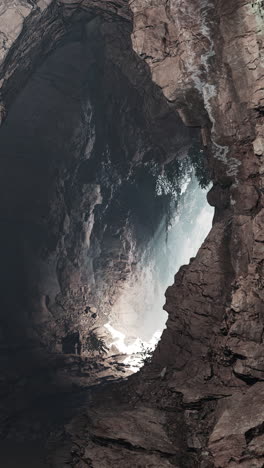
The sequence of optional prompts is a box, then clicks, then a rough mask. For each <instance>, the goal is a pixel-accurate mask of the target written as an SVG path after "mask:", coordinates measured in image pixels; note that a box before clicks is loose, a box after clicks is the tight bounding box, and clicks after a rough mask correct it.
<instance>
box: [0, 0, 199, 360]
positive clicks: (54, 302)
mask: <svg viewBox="0 0 264 468" xmlns="http://www.w3.org/2000/svg"><path fill="white" fill-rule="evenodd" d="M50 8H51V10H50V11H49V14H48V13H47V12H46V10H45V12H42V15H43V21H44V23H45V20H46V16H45V15H46V14H47V18H48V19H49V20H51V18H52V16H51V15H52V14H53V15H54V22H55V23H56V22H58V25H59V24H60V21H61V20H58V18H57V16H56V14H57V13H56V12H57V10H56V12H55V10H54V9H53V8H55V6H54V5H51V7H50ZM6 11H8V9H7V10H6ZM52 12H53V13H52ZM33 13H34V14H33ZM39 14H40V12H39V9H38V8H37V9H36V10H33V12H32V15H33V16H32V17H31V18H30V19H31V21H28V19H27V20H26V21H25V24H24V30H23V31H22V33H21V36H19V43H18V49H19V46H20V47H22V44H23V47H24V48H25V53H27V54H29V56H30V55H31V60H32V62H33V63H31V65H30V67H31V69H34V71H33V72H32V73H30V69H29V70H27V74H28V80H27V82H26V84H25V86H24V87H22V90H21V91H20V93H19V94H18V93H13V94H12V92H11V89H13V88H12V86H14V83H16V80H17V79H21V82H22V83H23V77H24V76H25V70H24V68H23V67H24V65H22V66H21V67H18V71H16V68H14V67H15V66H16V65H17V62H16V56H14V53H17V48H16V47H14V48H13V50H12V47H11V50H10V53H9V54H7V56H6V61H4V63H3V68H2V70H3V72H2V73H3V76H5V79H4V80H3V81H2V84H3V97H4V101H5V115H4V121H3V122H2V126H1V129H0V138H1V165H2V166H1V167H2V170H1V193H2V197H1V221H2V235H3V241H2V243H1V246H2V251H3V254H2V255H3V258H4V261H3V263H2V274H1V278H2V283H3V285H4V287H3V300H4V304H5V307H4V310H3V314H2V317H3V319H2V330H3V336H4V337H5V339H6V340H7V341H8V340H9V339H10V338H9V337H10V333H11V336H12V337H13V340H14V341H15V340H20V343H24V344H25V343H28V340H33V341H35V344H36V345H38V346H39V345H41V346H43V345H45V346H46V347H47V348H48V349H49V350H50V351H53V352H54V351H56V352H61V351H63V349H66V348H67V349H68V352H69V347H66V348H65V346H64V345H63V343H64V342H65V340H67V339H68V340H70V341H72V352H73V353H74V350H75V347H76V346H75V345H76V343H74V340H75V339H77V338H78V337H79V338H80V341H81V342H84V343H85V340H86V338H87V333H88V331H89V330H91V329H92V328H95V327H102V325H103V324H104V323H106V322H107V317H108V314H109V312H110V310H111V307H112V305H113V303H114V301H115V300H116V297H117V295H118V293H119V290H120V287H121V286H122V283H124V281H125V280H126V278H127V276H128V275H129V274H131V272H132V271H133V268H134V265H135V264H136V262H137V258H139V257H140V255H141V253H142V252H143V251H144V249H146V248H147V245H148V242H149V239H150V237H151V236H152V235H153V234H154V233H155V231H156V230H157V229H158V227H159V226H160V223H161V222H162V221H163V219H164V216H165V214H166V210H167V206H168V203H169V198H168V197H166V196H160V197H158V196H157V194H156V179H157V177H158V173H159V171H161V170H162V165H163V164H164V163H166V161H167V160H170V159H171V158H174V157H176V158H177V157H181V156H182V154H185V153H186V152H187V151H188V148H189V146H190V145H191V144H194V143H196V144H199V135H198V133H197V132H195V131H192V132H190V131H189V129H187V128H186V127H185V126H184V125H183V123H182V122H181V120H180V118H179V117H178V116H177V115H176V114H175V113H174V112H173V111H172V110H171V109H170V107H169V106H168V104H167V103H166V101H165V99H164V98H163V96H162V93H161V92H160V90H159V89H158V88H157V87H156V86H155V85H154V84H153V83H152V81H151V77H150V74H149V72H148V71H147V69H146V65H145V64H144V63H143V62H142V61H141V60H140V59H139V58H138V57H137V55H136V54H135V53H134V52H133V50H132V46H131V40H130V33H131V26H130V25H129V24H128V23H127V22H126V21H125V22H124V20H123V19H120V18H119V17H117V18H116V19H115V21H112V20H108V21H107V20H106V19H104V18H99V17H98V18H95V19H93V20H89V15H87V14H86V12H85V13H84V14H83V16H82V17H81V19H80V18H79V16H78V15H77V16H76V17H75V18H74V20H72V22H71V23H70V24H68V26H67V28H66V32H65V31H64V36H63V37H61V38H60V41H59V42H58V43H56V42H55V44H54V43H53V45H52V46H51V39H55V36H56V35H55V33H52V31H50V37H49V39H50V42H49V45H47V44H46V39H45V35H44V36H42V37H40V36H38V43H37V42H36V44H35V47H37V45H38V53H39V54H40V55H41V52H40V51H41V50H42V48H44V49H45V46H47V49H46V52H44V53H43V56H41V57H42V61H43V63H42V64H40V57H38V60H37V61H36V62H35V63H34V51H32V50H29V51H27V49H26V47H25V44H24V41H25V37H29V35H30V32H31V28H33V29H32V33H31V34H32V35H33V37H34V34H35V33H36V31H35V28H38V27H39V21H40V19H39ZM3 19H5V14H3ZM33 21H34V23H33V26H34V27H33V26H32V22H33ZM47 27H48V26H47V24H46V28H47ZM11 39H12V37H11V36H10V41H11ZM55 46H56V47H55ZM31 47H32V46H31ZM50 47H52V51H51V52H49V48H50ZM12 61H14V64H13V68H12V66H11V65H10V64H11V63H12ZM24 61H25V62H26V57H24ZM23 63H24V62H23ZM9 67H11V68H12V72H11V71H10V70H9ZM7 69H8V70H9V72H7V71H6V70H7ZM10 83H13V84H12V86H11V85H10ZM11 96H13V99H11ZM9 99H11V101H10V106H9V108H8V103H9ZM163 141H164V143H163ZM155 165H156V166H157V167H159V166H160V169H158V171H157V170H156V172H155V171H154V170H153V167H154V166H155ZM16 335H18V336H16ZM67 336H68V338H67ZM70 337H72V340H71V339H70ZM74 337H75V338H74ZM76 337H77V338H76ZM79 338H78V339H79ZM81 349H82V348H81Z"/></svg>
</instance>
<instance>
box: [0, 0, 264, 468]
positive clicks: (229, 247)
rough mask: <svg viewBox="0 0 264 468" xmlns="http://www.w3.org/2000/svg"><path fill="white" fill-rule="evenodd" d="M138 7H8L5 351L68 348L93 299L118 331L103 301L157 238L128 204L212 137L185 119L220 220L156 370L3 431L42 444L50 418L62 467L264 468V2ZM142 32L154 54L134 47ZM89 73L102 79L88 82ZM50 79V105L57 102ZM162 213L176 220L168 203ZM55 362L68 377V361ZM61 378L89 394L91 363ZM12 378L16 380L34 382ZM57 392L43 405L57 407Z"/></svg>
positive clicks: (143, 1) (175, 311) (184, 281)
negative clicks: (159, 167)
mask: <svg viewBox="0 0 264 468" xmlns="http://www.w3.org/2000/svg"><path fill="white" fill-rule="evenodd" d="M129 7H130V10H129ZM129 7H128V4H126V3H125V2H121V1H120V2H100V4H99V2H96V1H88V0H85V1H82V2H78V3H77V4H76V3H72V2H67V3H66V2H60V3H57V2H51V3H50V5H47V4H46V3H45V4H44V3H43V2H42V3H41V4H40V2H38V3H36V4H35V2H22V1H20V2H12V1H10V2H7V1H6V2H4V5H3V7H2V6H1V9H2V10H0V31H1V35H0V37H2V38H3V39H2V44H3V45H2V49H1V50H2V52H1V57H2V61H3V62H2V65H1V71H0V80H1V86H2V104H1V109H0V112H1V117H2V120H4V123H3V125H2V128H1V138H2V142H4V148H5V149H4V153H3V156H4V157H3V158H2V168H3V170H1V179H2V180H1V190H2V192H1V193H2V195H1V219H2V220H3V223H2V224H3V229H2V235H3V236H4V238H3V243H2V251H3V252H2V258H3V262H2V275H1V282H2V285H3V286H4V292H5V294H4V301H3V310H4V314H3V317H4V318H3V319H2V330H3V343H4V345H3V349H7V350H8V351H9V352H10V349H11V348H10V341H12V343H14V354H15V355H17V354H18V353H20V350H21V336H19V333H17V331H21V332H22V333H21V334H20V335H22V336H23V340H22V342H23V347H24V348H25V341H26V343H27V345H28V344H29V338H30V340H33V341H34V340H35V342H36V341H37V343H40V342H41V344H42V345H43V344H45V346H47V345H48V346H49V347H50V348H51V349H52V350H53V352H54V351H57V353H58V356H59V355H60V354H59V352H60V351H62V348H60V346H63V338H66V337H67V333H68V335H70V334H72V333H76V332H78V330H82V329H88V328H90V327H92V326H93V324H94V322H93V320H92V317H90V316H89V311H90V309H89V307H90V306H91V305H92V306H93V307H94V306H95V307H97V309H96V313H97V314H98V317H97V323H98V324H99V325H100V324H102V323H103V321H104V318H103V314H102V309H104V310H106V309H105V302H104V301H103V302H99V303H98V304H95V303H94V301H95V296H94V291H93V287H92V286H93V284H96V287H97V289H96V290H97V293H98V291H100V293H101V296H102V297H103V298H104V299H105V298H106V299H107V301H110V302H111V301H113V300H114V298H115V297H116V294H117V291H118V284H119V283H118V282H119V281H121V282H122V281H123V280H124V278H125V277H126V273H127V270H128V271H129V269H131V268H132V263H133V262H135V261H136V255H137V254H139V255H140V249H141V248H145V246H146V239H148V238H149V236H150V233H149V232H148V227H147V226H146V227H145V228H144V232H142V231H141V230H139V228H138V226H139V225H141V223H142V217H141V218H140V217H138V213H137V211H136V210H135V213H134V215H133V216H132V217H130V213H131V210H132V211H133V205H132V206H131V205H130V204H129V202H127V203H125V204H122V205H121V208H120V200H122V201H123V200H124V199H125V196H127V200H130V199H131V197H132V198H133V197H135V192H133V191H132V192H130V191H129V190H128V191H127V188H128V185H129V189H130V188H131V187H130V185H132V186H135V185H137V181H138V184H139V181H141V180H144V182H145V181H146V180H148V177H149V174H148V173H147V174H146V173H145V172H143V176H142V172H141V171H142V164H143V163H144V161H149V159H151V160H154V161H155V162H158V163H159V164H162V163H164V162H165V161H166V160H169V159H171V158H173V157H175V156H176V157H180V156H181V154H182V151H181V149H182V148H187V147H188V143H190V140H191V141H196V130H193V131H192V130H190V131H188V130H187V127H184V126H183V124H182V123H181V122H180V119H179V117H178V114H179V115H180V116H181V118H182V120H183V122H184V124H185V125H186V126H189V127H199V128H201V139H202V141H203V144H204V146H205V147H206V148H207V150H208V154H209V165H210V169H211V173H212V176H213V183H214V185H213V188H212V189H211V191H210V192H209V194H208V201H209V203H210V204H212V205H213V206H215V218H214V225H213V228H212V230H211V232H210V234H209V235H208V237H207V239H206V241H205V242H204V244H203V245H202V247H201V249H200V250H199V252H198V254H197V256H196V258H195V259H192V260H191V262H190V264H189V265H187V266H183V267H182V268H181V269H180V271H179V272H178V273H177V274H176V276H175V282H174V284H173V285H172V286H171V287H170V288H169V289H168V290H167V293H166V305H165V309H166V310H167V312H168V314H169V318H168V322H167V328H166V330H165V331H164V333H163V335H162V338H161V341H160V343H159V345H158V347H157V349H156V351H155V353H154V356H153V359H152V362H151V364H150V365H146V366H145V368H144V369H143V370H142V371H141V372H140V373H139V374H138V375H137V376H135V377H132V378H130V379H128V381H124V382H123V383H119V384H116V385H115V386H112V385H110V386H109V385H107V386H105V387H103V388H101V387H100V386H99V387H98V388H97V387H96V388H95V389H94V390H93V391H91V390H90V389H88V388H87V387H89V386H90V385H91V384H92V382H91V381H90V380H89V379H88V380H86V381H85V382H86V383H84V387H85V390H84V391H83V393H82V392H81V398H80V393H79V390H78V391H76V392H74V394H73V395H72V396H71V398H70V399H71V401H72V407H71V409H69V405H68V403H67V401H68V400H67V396H66V400H67V401H66V400H64V399H62V402H61V403H62V404H61V407H60V408H63V409H62V410H61V412H59V411H58V417H57V419H56V423H55V422H54V421H53V422H52V424H50V425H49V424H47V422H46V421H45V418H44V417H43V414H42V415H41V416H40V413H39V412H38V411H35V412H34V410H32V415H31V416H30V417H28V421H30V422H29V423H28V422H27V424H26V421H27V416H28V414H27V413H28V410H27V409H26V408H30V407H32V404H31V400H32V398H31V399H30V398H29V399H28V401H27V404H26V405H24V407H23V408H24V412H23V411H21V410H20V413H19V414H16V412H14V413H15V416H13V417H14V418H15V421H16V424H15V426H16V430H15V431H14V430H13V427H14V424H12V419H11V421H10V420H9V419H8V416H6V417H7V420H6V419H5V420H4V422H3V431H2V437H4V438H10V439H15V440H16V439H17V438H19V437H24V439H26V440H27V439H29V440H31V439H32V430H29V426H30V427H32V424H33V423H34V424H36V421H37V420H40V421H43V427H45V428H46V429H45V431H46V432H45V431H44V432H45V434H44V435H43V433H42V430H39V429H36V434H38V435H37V436H36V438H39V439H42V438H43V437H45V439H46V440H47V448H46V454H48V457H47V455H46V463H49V466H58V467H62V466H68V465H69V464H70V466H74V467H79V468H80V467H83V466H91V467H98V468H99V467H100V468H101V467H103V466H115V467H120V468H121V467H123V466H124V465H126V464H127V466H131V467H132V466H133V467H134V466H138V467H140V466H144V467H162V466H164V467H165V466H178V467H179V468H184V467H201V468H209V467H211V468H212V467H216V468H234V467H237V466H241V467H245V468H251V467H262V466H264V449H263V425H264V412H263V375H264V374H263V373H264V367H263V362H264V361H263V359H264V345H263V324H264V319H263V314H264V297H263V265H264V247H263V241H264V238H263V221H264V217H263V213H264V206H263V149H264V134H263V119H264V116H263V99H264V93H263V17H264V11H263V2H262V0H256V1H255V2H249V1H246V0H236V1H235V2H232V3H230V2H226V1H225V0H219V1H216V0H215V1H214V0H212V1H210V2H209V1H202V2H200V1H199V2H198V1H196V0H190V1H189V2H187V1H185V0H174V1H172V0H171V1H163V0H155V1H154V0H134V1H132V2H130V5H129ZM8 15H10V18H11V19H10V20H8V21H7V18H9V16H8ZM95 16H97V19H96V20H93V18H94V17H95ZM98 16H99V17H100V18H101V19H98ZM84 23H85V24H86V26H84V27H83V24H84ZM80 24H82V28H81V27H80ZM87 24H88V25H87ZM132 24H133V34H132V42H133V47H134V49H135V51H136V52H137V54H138V55H139V57H140V58H136V56H135V55H134V54H133V52H132V49H131V43H130V39H129V35H130V33H131V31H132V30H131V27H132ZM80 31H81V35H80ZM42 32H43V34H42ZM66 35H68V38H71V39H70V40H69V39H65V38H66ZM32 38H33V39H35V40H32ZM94 38H95V39H94ZM93 40H94V42H95V43H96V44H95V45H94V44H93ZM14 41H15V42H14ZM87 43H88V44H89V47H87ZM91 44H92V46H91ZM55 47H57V49H56V51H55V52H54V54H52V55H50V57H49V58H48V60H47V62H45V63H43V64H42V65H41V67H39V65H40V62H41V63H42V62H43V59H44V58H45V57H47V56H48V54H49V53H50V51H51V50H53V49H55ZM69 48H74V52H73V50H71V53H70V54H69V50H70V49H69ZM59 50H60V51H61V52H62V55H60V54H59ZM63 51H64V52H63ZM78 54H80V55H79V59H78ZM69 56H71V57H73V56H74V60H72V61H71V63H70V64H69V62H67V60H68V59H66V57H69ZM63 57H64V59H62V58H63ZM80 57H81V58H80ZM83 57H85V61H84V60H83ZM102 57H103V58H102ZM60 60H61V61H62V66H60V67H59V68H57V67H58V63H59V61H60ZM76 60H77V61H76ZM144 61H145V62H146V63H147V65H148V67H149V69H148V67H147V66H146V65H145V64H144ZM84 63H85V67H86V68H85V67H84ZM66 65H67V67H66ZM70 65H71V66H70ZM36 67H38V70H37V71H36V74H35V75H33V76H32V78H31V80H30V81H27V85H26V87H25V88H24V90H23V92H21V85H22V84H23V83H25V82H26V80H28V77H29V75H30V74H31V73H32V71H33V70H34V69H36ZM45 67H46V68H45ZM65 67H66V69H67V72H69V69H70V70H71V71H70V75H67V73H65ZM91 69H92V70H93V73H92V75H93V77H94V78H91ZM97 69H98V70H99V73H98V72H96V71H95V70H97ZM149 70H150V73H151V76H152V80H153V82H154V83H155V84H156V85H158V87H159V88H160V90H159V89H158V88H157V87H156V86H155V85H153V83H151V80H150V75H149ZM51 71H52V72H51ZM88 75H89V80H90V81H89V80H88V81H89V86H87V87H84V88H82V87H80V86H78V87H76V86H73V84H72V83H73V81H74V82H75V83H76V82H77V83H78V84H80V83H84V82H85V83H86V79H87V78H86V77H87V76H88ZM56 76H59V81H56ZM62 77H63V78H62ZM43 82H45V93H47V90H49V93H51V94H50V96H51V97H50V101H48V100H47V99H46V98H43V97H42V98H41V96H44V94H43V89H44V88H41V87H40V86H42V85H40V83H43ZM47 82H49V83H51V84H50V85H49V86H50V88H49V87H48V85H47ZM51 89H52V92H51ZM34 90H35V91H34ZM40 90H42V91H41V92H40ZM102 90H103V93H102ZM160 91H162V93H163V95H164V98H163V97H162V95H161V92H160ZM18 92H20V94H19V95H18V97H17V99H16V101H14V98H15V96H16V95H17V94H18ZM34 93H35V94H34ZM32 96H35V97H34V99H32ZM61 96H62V97H61ZM66 97H67V99H66ZM165 98H166V99H165ZM56 100H57V101H58V105H57V107H56V106H55V104H54V102H56ZM32 102H33V104H32ZM48 102H52V103H53V104H52V107H49V104H48ZM30 103H31V104H30ZM58 108H59V109H60V112H58ZM40 110H41V112H40ZM112 115H115V116H117V117H116V119H115V121H114V123H112V121H111V118H109V116H112ZM5 119H6V120H5ZM33 122H34V125H32V123H33ZM43 129H45V133H44V131H43ZM54 129H55V132H54ZM176 129H177V130H176ZM44 134H45V138H43V135H44ZM11 135H12V137H11ZM66 136H67V138H66ZM40 143H41V144H40ZM18 147H19V155H20V154H21V157H20V158H19V157H18V152H17V148H18ZM32 148H33V149H32ZM150 154H151V156H150ZM37 157H38V159H37V161H38V163H37V164H36V163H35V161H36V158H37ZM40 163H41V165H40ZM106 164H109V166H107V167H108V169H106ZM98 166H99V167H98ZM144 171H145V169H144ZM106 172H107V176H106ZM127 174H129V175H130V174H131V178H130V176H129V177H127ZM33 182H34V183H33ZM150 185H151V184H150ZM141 193H142V192H140V191H139V190H138V191H137V196H139V197H142V195H141ZM128 194H129V195H128ZM151 194H152V196H153V195H154V191H153V187H152V192H151ZM69 200H70V203H69ZM149 210H150V205H148V204H147V205H146V211H145V212H144V213H146V212H147V211H149ZM154 212H155V216H154ZM144 213H143V217H144V216H145V214H144ZM151 213H153V219H154V222H156V223H158V222H159V221H160V219H161V218H160V217H161V216H162V215H163V214H164V211H163V207H159V206H158V204H155V210H154V211H151ZM22 218H23V219H22ZM18 220H19V224H17V223H18ZM155 220H156V221H155ZM25 221H26V222H25ZM18 225H19V229H18V227H17V226H18ZM32 233H33V234H32ZM18 239H19V240H18ZM25 239H26V240H27V243H26V245H25ZM142 239H143V240H142ZM21 243H22V245H23V249H22V250H21ZM133 249H134V250H133ZM22 252H23V255H22ZM131 253H132V254H133V255H132V259H131ZM113 258H114V259H115V266H113ZM89 259H92V260H93V265H91V263H89ZM117 259H118V262H117V263H116V260H117ZM129 259H130V260H129ZM7 265H9V266H7ZM10 265H11V268H10ZM25 265H26V266H25ZM123 266H124V267H123ZM91 278H92V280H91ZM10 284H11V285H12V287H10ZM14 285H16V286H15V287H14ZM116 286H117V287H116ZM81 288H84V289H81ZM25 291H26V292H25ZM14 293H15V294H14ZM47 297H48V299H47ZM99 305H100V307H99ZM86 308H88V309H87V310H88V312H87V313H86V312H85V309H86ZM98 310H99V312H97V311H98ZM92 313H95V312H94V310H93V312H92ZM87 315H88V318H86V316H87ZM14 323H15V324H16V327H14V325H12V324H14ZM82 327H83V328H82ZM25 331H26V333H25ZM17 335H18V336H17ZM28 335H29V336H28ZM78 336H79V335H78ZM25 337H26V338H27V340H25ZM18 343H19V344H20V347H19V346H18ZM75 344H76V343H75ZM75 344H74V349H75ZM4 346H5V348H4ZM24 348H23V349H24ZM29 350H30V351H29V354H30V353H32V348H30V346H29ZM44 355H45V353H44ZM4 356H5V353H3V358H2V360H3V361H4ZM36 356H37V355H36ZM68 359H69V358H68V357H67V358H66V362H68ZM72 359H73V361H74V365H77V364H76V360H78V359H79V358H78V357H73V358H72ZM43 361H44V360H40V361H39V360H38V359H37V360H36V364H35V367H34V366H33V365H32V362H33V361H32V359H31V358H30V359H29V360H28V362H29V363H30V365H29V367H30V368H31V370H32V369H35V368H36V367H38V366H39V362H43ZM79 361H80V362H79ZM79 361H78V362H79V364H80V365H81V366H83V364H82V363H83V361H82V358H80V359H79ZM14 362H16V363H17V362H18V361H17V359H15V360H14ZM55 362H56V363H58V361H57V358H55ZM79 364H78V365H79ZM16 365H17V367H19V365H18V364H16ZM56 365H57V364H56ZM87 365H88V364H87ZM89 365H90V364H89ZM104 365H105V364H102V366H104ZM73 367H74V366H73ZM45 369H49V370H50V373H51V374H52V375H53V372H52V366H51V364H50V361H47V362H46V367H45ZM61 369H62V372H63V369H65V374H66V381H68V377H69V382H71V384H72V374H74V372H75V371H74V370H70V371H69V370H67V364H65V363H64V364H62V365H61ZM11 370H12V371H14V378H13V380H11V381H12V382H13V386H15V387H17V382H20V383H19V385H21V386H22V387H23V385H24V384H21V376H20V377H19V379H17V380H16V377H15V376H16V375H18V374H17V371H16V368H15V367H13V368H12V366H11ZM9 372H10V369H9ZM82 372H84V374H85V372H86V371H85V369H84V370H82ZM22 374H23V371H22ZM24 374H25V372H24ZM43 375H47V374H45V373H44V374H43ZM115 377H116V375H115ZM51 380H52V379H51ZM76 380H77V387H78V385H79V383H78V379H76ZM8 382H10V378H9V380H8ZM28 382H29V383H28V385H29V386H30V387H31V391H32V392H33V393H34V388H35V387H34V386H33V385H32V380H31V379H30V378H29V379H28ZM75 383H76V381H75ZM56 385H57V383H56ZM56 385H54V387H53V390H54V391H53V393H52V392H51V393H49V394H51V395H52V401H53V403H54V395H56V394H59V390H58V388H59V387H58V386H56ZM41 386H42V388H43V384H42V385H39V384H38V385H37V386H36V388H37V391H39V388H40V387H41ZM44 387H45V392H46V394H45V396H44V399H43V400H41V402H42V403H41V404H40V405H39V407H41V405H42V406H43V401H45V402H46V405H47V406H48V407H49V404H50V403H49V400H48V399H47V393H48V392H49V391H50V389H49V386H47V385H46V386H45V385H44ZM69 388H72V387H69ZM78 388H79V387H78ZM47 389H48V391H47ZM35 391H36V390H35ZM5 392H6V393H8V387H7V388H5ZM45 392H44V393H45ZM11 393H12V392H11ZM21 393H22V394H23V391H22V392H21ZM12 398H13V397H12ZM12 398H11V401H14V400H12ZM18 400H19V401H22V400H21V397H20V398H18ZM30 405H31V406H30ZM10 406H11V405H10ZM44 406H45V405H44ZM50 406H51V408H52V404H50ZM65 408H67V411H66V410H65ZM72 408H73V409H72ZM62 413H65V414H64V416H63V417H62ZM6 421H8V424H7V423H6ZM44 421H45V422H44ZM34 424H33V426H34ZM53 426H54V427H53ZM23 434H24V436H23ZM69 441H70V442H69Z"/></svg>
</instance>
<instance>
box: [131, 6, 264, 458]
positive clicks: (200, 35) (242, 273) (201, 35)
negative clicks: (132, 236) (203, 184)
mask: <svg viewBox="0 0 264 468" xmlns="http://www.w3.org/2000/svg"><path fill="white" fill-rule="evenodd" d="M131 9H132V11H133V14H134V31H133V45H134V48H135V50H136V51H137V53H138V54H139V55H140V56H141V57H142V58H144V60H145V61H146V62H147V63H148V64H149V66H150V69H151V73H152V77H153V81H154V82H155V83H157V84H158V85H159V86H160V87H161V88H162V90H163V93H164V95H165V96H166V98H167V99H168V100H169V101H170V102H171V103H172V104H173V106H174V107H175V109H176V110H178V112H179V113H180V115H181V116H182V119H183V121H184V122H185V123H186V124H187V125H199V126H200V127H201V129H202V135H203V141H204V144H206V145H207V146H208V147H209V149H210V154H211V156H210V165H211V167H212V171H213V174H214V187H213V188H212V190H211V191H210V192H209V194H208V200H209V203H211V204H212V205H213V206H215V207H216V215H215V223H214V226H213V229H212V231H211V233H210V234H209V236H208V238H207V240H206V241H205V243H204V244H203V246H202V247H201V249H200V251H199V253H198V255H197V257H196V258H195V259H194V260H192V261H191V263H190V265H189V266H184V267H182V268H181V270H180V271H179V273H178V274H177V275H176V276H175V283H174V285H173V286H171V287H170V288H169V289H168V290H167V293H166V305H165V309H166V310H167V311H168V313H169V319H168V322H167V330H166V331H165V332H164V334H163V336H162V339H161V342H160V344H159V347H158V349H157V350H156V353H155V355H154V360H153V365H155V366H160V370H161V369H162V368H163V367H167V369H168V373H169V374H168V386H169V387H170V388H172V389H173V391H176V392H181V393H182V395H183V401H184V402H185V403H186V404H187V403H188V404H189V405H190V404H197V402H198V401H200V402H201V401H203V400H207V401H209V400H211V399H215V400H218V399H220V402H219V403H218V404H217V405H216V409H215V414H216V416H215V418H216V421H217V422H216V425H215V426H214V423H212V422H211V424H212V429H211V430H212V432H211V435H210V438H209V449H210V453H211V455H212V463H213V464H214V466H217V467H225V466H230V467H231V466H234V467H235V466H238V465H239V466H245V467H246V466H247V467H251V466H262V464H263V456H264V452H263V449H261V448H260V446H261V436H260V433H261V430H257V429H256V428H259V427H260V425H261V424H263V421H261V422H260V421H259V420H258V417H259V413H258V411H256V407H253V404H252V396H253V395H254V398H255V399H256V401H261V399H262V396H261V395H262V391H263V388H262V387H263V384H262V383H261V382H262V381H263V375H264V374H263V370H264V369H263V352H264V348H263V312H264V297H263V259H264V255H263V254H264V250H263V239H262V238H261V232H262V230H263V213H264V211H263V169H262V167H263V99H264V94H263V16H264V10H263V2H253V3H252V2H244V1H243V2H242V1H236V2H232V4H230V3H228V2H225V1H219V2H207V1H204V2H196V1H191V2H188V3H187V2H185V1H180V0H179V1H174V2H172V1H169V2H162V1H161V2H152V1H148V2H142V1H136V2H135V1H134V2H131ZM237 405H238V406H239V407H240V408H242V407H243V408H244V410H240V411H236V410H235V408H237ZM202 406H203V405H202ZM241 411H242V412H243V416H241ZM194 413H196V412H195V411H193V412H191V414H190V411H189V410H187V411H186V418H187V424H188V425H189V424H190V426H191V424H193V421H192V419H193V418H198V419H199V416H197V415H196V416H194ZM208 418H209V416H208ZM209 419H210V418H209ZM231 421H232V422H231ZM194 427H195V424H194ZM193 431H194V432H195V435H193V436H192V437H191V439H190V448H191V447H192V448H193V449H194V450H196V449H199V448H201V447H204V443H205V442H204V441H202V434H201V430H199V428H198V426H197V425H196V428H195V429H193ZM203 431H204V428H203ZM249 433H250V434H251V437H248V434H249ZM253 434H254V435H253ZM203 435H205V432H204V433H203ZM253 447H254V448H253ZM205 452H206V451H205ZM208 456H209V452H208Z"/></svg>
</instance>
